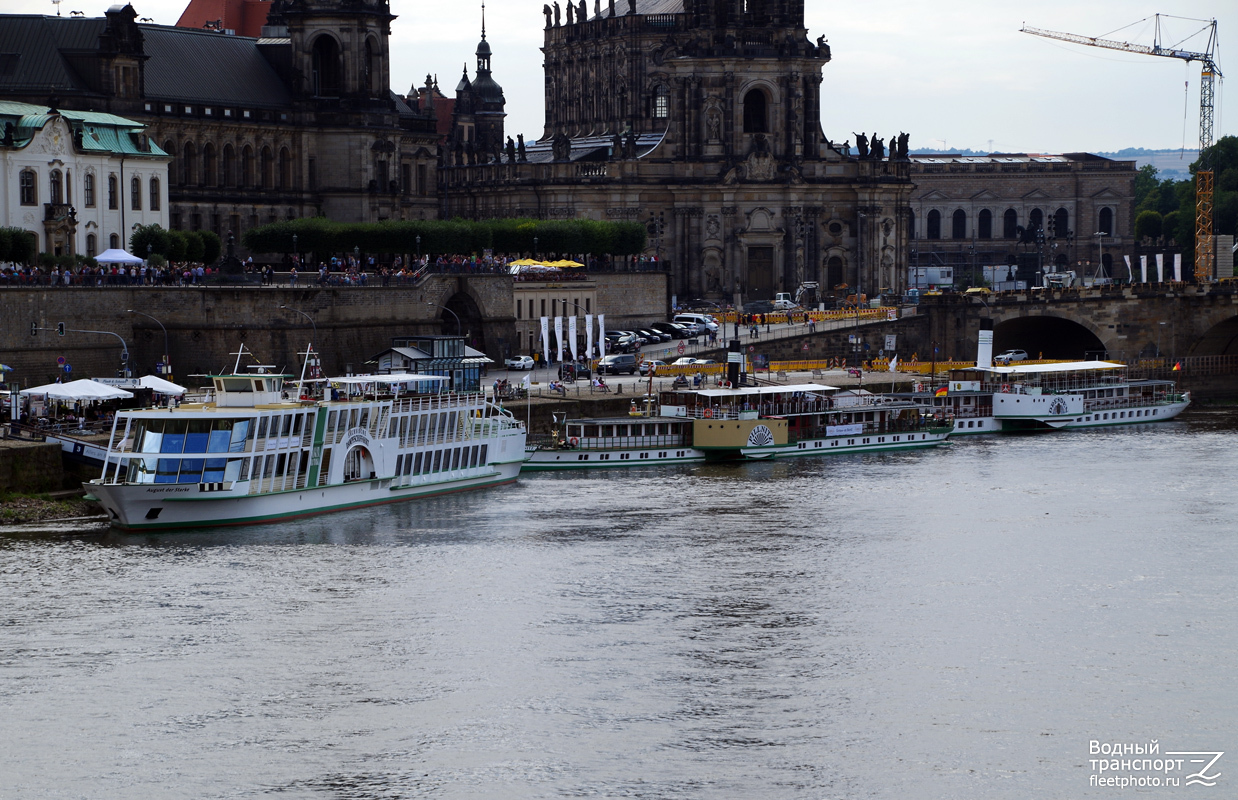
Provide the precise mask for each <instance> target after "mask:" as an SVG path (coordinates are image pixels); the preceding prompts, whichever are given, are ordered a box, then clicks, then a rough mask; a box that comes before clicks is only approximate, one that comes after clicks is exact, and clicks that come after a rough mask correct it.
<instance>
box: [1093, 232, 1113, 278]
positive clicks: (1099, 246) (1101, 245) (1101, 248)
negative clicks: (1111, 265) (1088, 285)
mask: <svg viewBox="0 0 1238 800" xmlns="http://www.w3.org/2000/svg"><path fill="white" fill-rule="evenodd" d="M1092 235H1093V236H1095V237H1096V250H1097V253H1096V274H1097V275H1104V272H1105V237H1106V236H1108V235H1109V232H1108V231H1097V232H1096V233H1094V234H1092ZM1093 283H1095V280H1093Z"/></svg>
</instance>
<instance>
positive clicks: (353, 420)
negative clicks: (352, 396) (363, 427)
mask: <svg viewBox="0 0 1238 800" xmlns="http://www.w3.org/2000/svg"><path fill="white" fill-rule="evenodd" d="M360 413H361V409H358V408H350V409H349V410H348V427H349V428H355V427H357V415H358V414H360Z"/></svg>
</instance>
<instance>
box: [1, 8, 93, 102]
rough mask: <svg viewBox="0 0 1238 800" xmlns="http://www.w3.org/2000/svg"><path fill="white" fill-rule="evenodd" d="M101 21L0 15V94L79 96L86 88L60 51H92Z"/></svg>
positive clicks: (87, 88)
mask: <svg viewBox="0 0 1238 800" xmlns="http://www.w3.org/2000/svg"><path fill="white" fill-rule="evenodd" d="M106 24H107V21H106V20H105V19H102V18H84V17H45V16H34V15H24V14H6V15H3V16H0V94H7V95H23V94H49V95H50V94H51V93H53V92H55V93H58V94H82V93H86V92H89V91H90V89H89V86H88V85H87V84H86V82H85V81H84V80H83V79H82V77H81V76H80V75H78V74H77V72H76V71H75V70H74V69H73V67H72V65H71V64H70V61H69V59H67V58H65V55H64V51H75V50H76V51H92V50H94V49H95V47H96V46H97V42H98V39H99V34H100V33H102V32H103V30H104V28H105V27H106Z"/></svg>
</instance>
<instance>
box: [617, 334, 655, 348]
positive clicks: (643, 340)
mask: <svg viewBox="0 0 1238 800" xmlns="http://www.w3.org/2000/svg"><path fill="white" fill-rule="evenodd" d="M623 333H626V334H629V335H631V336H633V337H635V338H636V341H637V342H639V343H640V344H642V345H646V344H654V343H656V342H658V341H660V340H659V339H655V338H653V337H652V336H649V335H648V334H646V333H644V332H643V331H623Z"/></svg>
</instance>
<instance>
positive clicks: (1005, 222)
mask: <svg viewBox="0 0 1238 800" xmlns="http://www.w3.org/2000/svg"><path fill="white" fill-rule="evenodd" d="M1018 228H1019V215H1018V213H1017V212H1015V210H1014V209H1013V208H1008V209H1006V213H1005V214H1003V215H1002V238H1003V239H1018V238H1019V230H1018Z"/></svg>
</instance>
